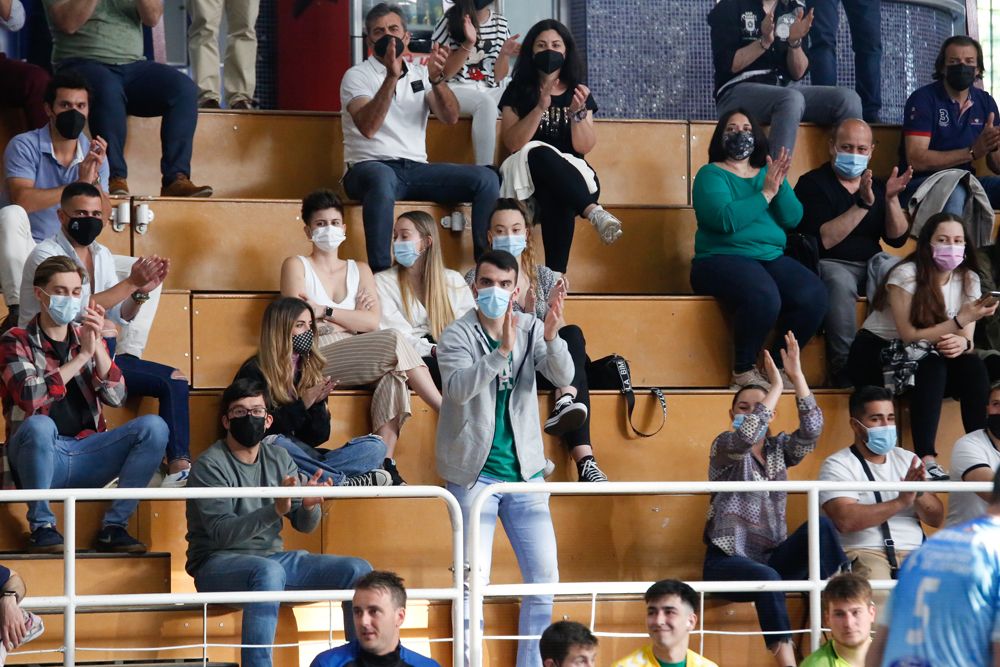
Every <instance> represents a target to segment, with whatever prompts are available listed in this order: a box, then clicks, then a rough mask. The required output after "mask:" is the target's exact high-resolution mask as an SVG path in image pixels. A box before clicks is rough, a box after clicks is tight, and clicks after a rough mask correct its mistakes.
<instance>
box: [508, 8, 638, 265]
mask: <svg viewBox="0 0 1000 667" xmlns="http://www.w3.org/2000/svg"><path fill="white" fill-rule="evenodd" d="M524 43H525V47H524V48H525V49H526V50H527V51H526V52H525V53H524V55H523V56H522V57H519V58H518V59H517V63H516V64H515V65H514V77H513V79H512V80H511V82H510V85H509V86H507V90H505V91H504V94H503V97H501V98H500V110H501V117H500V135H501V139H502V140H503V143H504V147H506V148H507V150H509V151H510V152H511V153H512V155H511V156H510V157H508V158H507V159H506V160H504V162H503V164H502V165H501V166H500V174H501V175H502V176H503V196H504V197H508V198H514V199H519V200H521V201H525V200H527V199H528V198H529V197H534V199H535V203H536V205H537V217H536V220H537V221H538V222H540V223H541V225H542V238H543V239H544V240H545V266H547V267H549V268H550V269H552V270H553V271H555V272H556V273H560V274H562V273H566V267H567V265H568V264H569V251H570V247H571V246H572V245H573V233H574V231H575V229H576V216H578V215H579V216H582V217H584V218H587V220H589V221H590V224H592V225H593V226H594V229H595V230H597V233H598V235H599V236H600V237H601V241H602V242H604V243H605V244H607V245H610V244H612V243H614V242H615V241H617V240H618V238H619V237H621V235H622V223H621V221H620V220H619V219H618V218H616V217H615V216H614V215H612V214H611V213H610V212H608V211H606V210H605V209H604V207H603V206H601V205H600V204H599V203H598V199H599V198H600V195H601V185H600V182H599V181H598V180H597V173H596V172H595V171H594V170H593V169H592V168H591V166H590V165H589V164H587V161H586V160H585V159H584V156H585V155H586V154H587V153H589V152H590V151H592V150H594V147H595V146H596V145H597V134H596V132H595V131H594V112H596V111H597V102H595V101H594V97H593V96H592V95H591V94H590V89H589V88H587V86H586V85H584V83H583V79H584V76H585V71H584V66H583V58H582V56H581V55H580V52H579V50H578V49H577V46H576V40H574V39H573V35H572V34H571V33H570V31H569V28H567V27H566V26H564V25H563V24H562V23H560V22H559V21H556V20H555V19H546V20H544V21H539V22H538V23H536V24H535V25H533V26H532V27H531V29H530V30H529V31H528V35H527V37H525V38H524ZM529 54H530V56H531V57H530V58H529V57H528V56H529Z"/></svg>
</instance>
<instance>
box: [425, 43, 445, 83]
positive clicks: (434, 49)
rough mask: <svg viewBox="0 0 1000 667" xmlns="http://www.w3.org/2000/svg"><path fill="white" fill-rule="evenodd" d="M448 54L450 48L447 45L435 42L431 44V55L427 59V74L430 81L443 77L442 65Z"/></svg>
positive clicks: (433, 81)
mask: <svg viewBox="0 0 1000 667" xmlns="http://www.w3.org/2000/svg"><path fill="white" fill-rule="evenodd" d="M450 55H451V49H449V48H448V47H447V46H442V45H440V44H438V43H437V42H435V43H434V44H433V45H431V57H430V60H428V61H427V76H428V77H429V78H430V80H431V82H432V83H436V82H438V81H439V80H440V79H443V78H444V66H445V63H447V62H448V56H450Z"/></svg>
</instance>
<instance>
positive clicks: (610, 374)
mask: <svg viewBox="0 0 1000 667" xmlns="http://www.w3.org/2000/svg"><path fill="white" fill-rule="evenodd" d="M587 380H588V382H589V383H590V388H591V389H614V390H616V391H620V392H621V393H622V394H623V395H624V396H625V405H626V408H627V411H628V425H629V427H630V428H631V429H632V431H633V432H634V433H635V434H636V435H638V436H639V437H641V438H651V437H653V436H654V435H656V434H657V433H659V432H660V431H661V430H662V429H663V425H664V424H666V423H667V399H666V398H665V397H664V396H663V391H662V390H661V389H660V388H659V387H650V389H649V393H651V394H652V395H653V396H656V398H657V400H659V401H660V410H661V411H662V412H663V417H662V419H661V420H660V426H659V428H657V429H656V430H655V431H653V432H652V433H643V432H642V431H640V430H639V429H637V428H636V427H635V424H633V423H632V412H633V411H634V410H635V391H634V390H633V389H632V370H631V369H630V368H629V365H628V360H627V359H626V358H625V357H623V356H621V355H620V354H610V355H608V356H606V357H601V358H600V359H597V360H596V361H592V362H590V365H589V366H588V367H587Z"/></svg>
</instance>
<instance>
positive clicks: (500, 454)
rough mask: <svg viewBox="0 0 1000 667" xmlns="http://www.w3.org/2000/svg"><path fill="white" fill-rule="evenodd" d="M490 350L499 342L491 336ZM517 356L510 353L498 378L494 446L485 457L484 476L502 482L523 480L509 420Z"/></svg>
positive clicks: (512, 426)
mask: <svg viewBox="0 0 1000 667" xmlns="http://www.w3.org/2000/svg"><path fill="white" fill-rule="evenodd" d="M486 338H487V340H489V343H490V349H492V350H496V349H497V348H498V347H500V342H499V341H495V340H493V339H492V338H490V337H489V336H487V337H486ZM513 361H514V355H513V354H509V355H507V365H506V366H505V367H504V369H503V370H502V371H500V375H499V376H498V377H497V412H496V419H495V421H494V424H496V426H495V427H494V431H493V445H492V446H491V447H490V454H489V456H487V457H486V465H484V466H483V471H482V473H481V474H482V475H484V476H485V477H489V478H491V479H496V480H499V481H501V482H520V481H521V464H520V463H518V460H517V449H516V448H515V447H514V425H513V424H512V423H511V421H510V409H509V407H510V394H511V391H512V390H513V389H514V371H513Z"/></svg>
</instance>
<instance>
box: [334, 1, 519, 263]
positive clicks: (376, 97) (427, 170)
mask: <svg viewBox="0 0 1000 667" xmlns="http://www.w3.org/2000/svg"><path fill="white" fill-rule="evenodd" d="M365 37H366V43H367V45H368V46H369V47H370V48H371V49H372V53H373V57H371V58H368V59H367V60H365V61H364V62H362V63H359V64H357V65H355V66H354V67H352V68H351V69H349V70H347V72H346V73H345V74H344V78H343V80H342V81H341V83H340V102H341V107H342V108H343V109H344V110H345V111H347V113H345V114H343V116H342V121H343V129H344V161H345V162H347V173H345V174H344V181H343V182H344V190H345V191H346V192H347V195H348V196H349V197H351V198H353V199H359V200H361V206H362V215H363V217H364V222H365V247H366V248H367V250H368V263H369V264H371V267H372V271H374V272H375V273H378V272H379V271H382V270H384V269H387V268H389V266H390V265H391V264H392V262H391V259H392V258H391V255H390V253H389V250H390V247H391V246H392V240H391V239H392V222H393V218H394V216H393V206H394V205H395V203H396V200H397V199H419V200H428V201H435V202H438V203H441V204H452V205H453V204H458V203H461V202H466V201H471V202H472V237H473V245H474V248H475V253H476V255H477V256H478V255H479V253H481V252H482V251H483V249H484V248H485V239H486V225H487V220H488V217H489V214H490V207H492V206H493V202H494V201H496V198H497V193H498V191H499V187H500V184H499V181H498V180H497V175H496V174H495V173H494V172H493V170H491V169H488V168H487V167H479V166H469V165H457V164H428V163H427V145H426V138H427V136H426V135H427V117H428V114H429V113H430V112H434V115H435V116H436V117H437V118H438V120H440V121H442V122H444V123H446V124H448V125H453V124H454V123H456V122H458V100H456V99H455V94H454V93H453V92H451V89H450V88H449V87H448V84H447V83H446V82H445V78H446V77H445V73H444V66H445V62H446V61H447V58H448V49H447V48H442V47H439V46H438V45H437V44H434V46H433V50H432V52H431V58H430V62H429V63H428V64H427V66H426V67H425V66H423V65H420V64H417V63H404V61H403V50H404V49H405V48H406V45H407V44H409V43H410V33H409V32H407V30H406V18H405V17H404V16H403V10H401V9H400V8H399V6H397V5H387V4H386V3H384V2H382V3H379V4H377V5H375V6H374V7H372V8H371V10H370V11H369V12H368V14H367V15H366V16H365Z"/></svg>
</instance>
